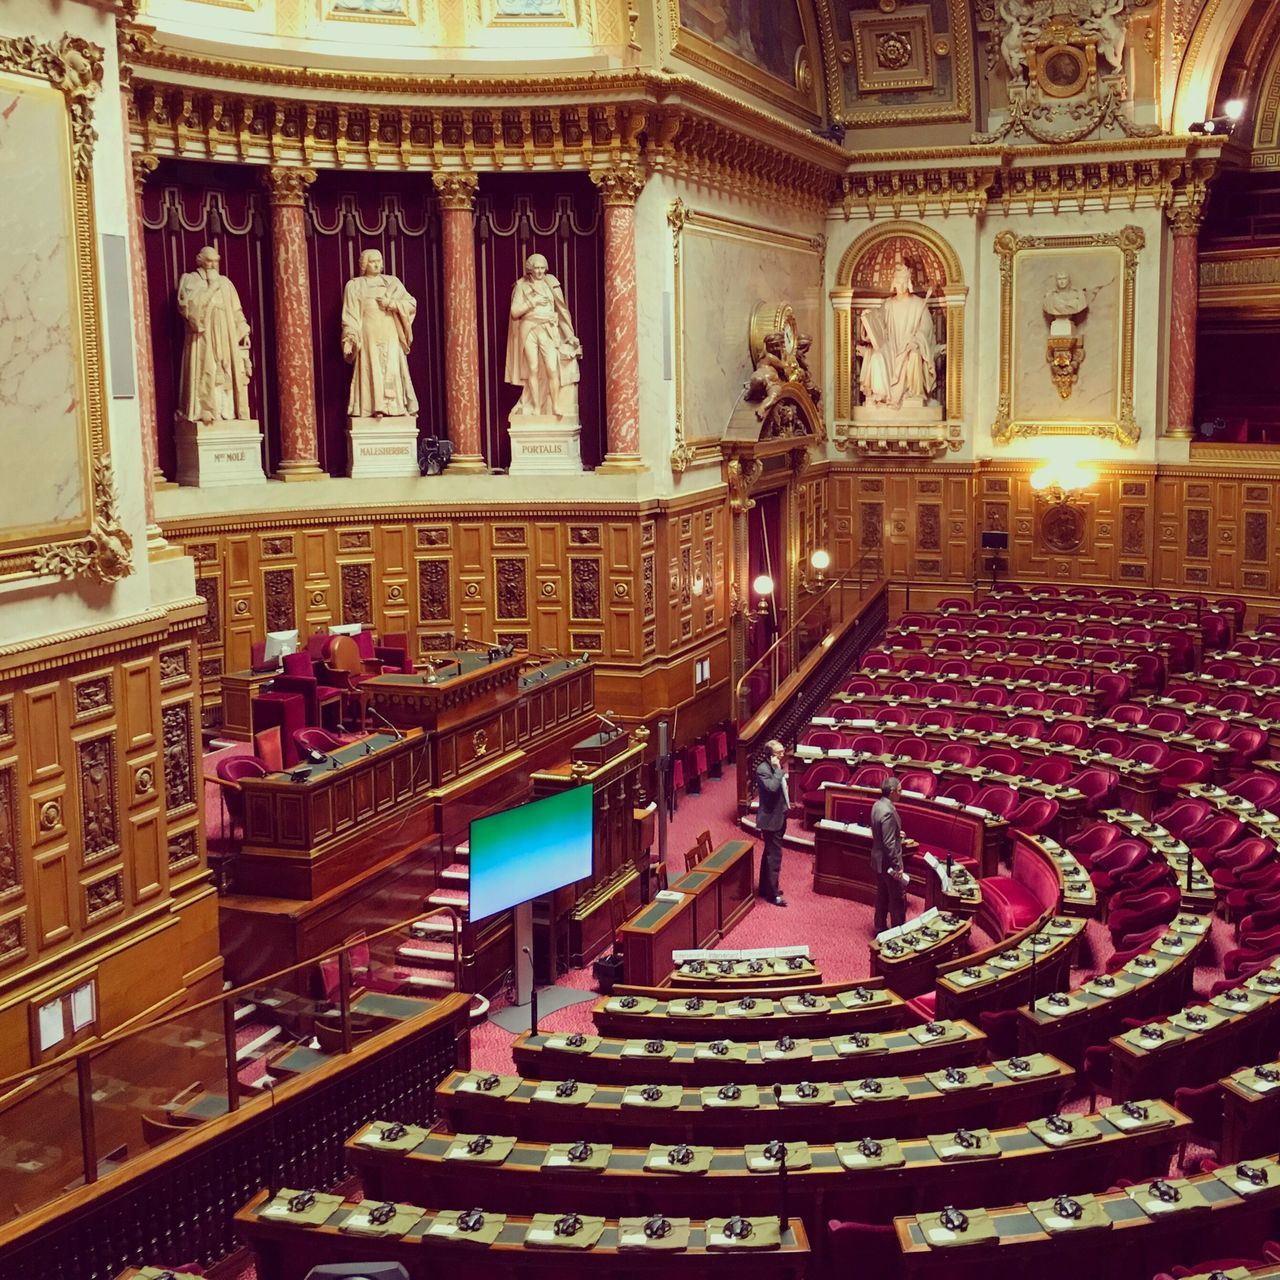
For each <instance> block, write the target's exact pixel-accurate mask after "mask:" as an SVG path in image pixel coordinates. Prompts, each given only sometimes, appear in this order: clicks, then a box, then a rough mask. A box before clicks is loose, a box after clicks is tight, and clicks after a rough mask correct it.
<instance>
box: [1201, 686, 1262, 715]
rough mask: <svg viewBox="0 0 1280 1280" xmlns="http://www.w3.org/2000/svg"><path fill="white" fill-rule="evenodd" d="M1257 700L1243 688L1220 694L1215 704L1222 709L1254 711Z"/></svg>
mask: <svg viewBox="0 0 1280 1280" xmlns="http://www.w3.org/2000/svg"><path fill="white" fill-rule="evenodd" d="M1255 701H1256V699H1255V698H1254V696H1253V695H1252V694H1248V693H1245V692H1244V690H1243V689H1232V690H1231V692H1230V693H1224V694H1220V695H1219V697H1218V700H1217V702H1216V703H1214V705H1215V706H1216V707H1217V708H1218V709H1219V710H1220V711H1252V710H1253V705H1254V702H1255ZM1266 718H1268V719H1270V718H1271V717H1266Z"/></svg>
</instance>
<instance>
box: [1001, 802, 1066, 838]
mask: <svg viewBox="0 0 1280 1280" xmlns="http://www.w3.org/2000/svg"><path fill="white" fill-rule="evenodd" d="M1007 817H1008V819H1009V825H1010V826H1011V827H1014V828H1015V829H1016V830H1018V831H1022V832H1024V833H1025V834H1026V835H1029V836H1038V835H1043V834H1044V833H1045V832H1046V831H1048V830H1049V829H1050V828H1051V827H1052V826H1053V824H1054V823H1055V822H1057V820H1058V802H1057V801H1056V800H1049V799H1046V798H1045V797H1044V796H1032V797H1031V798H1030V799H1028V800H1024V801H1023V802H1022V803H1021V804H1020V805H1019V806H1018V807H1017V808H1016V809H1015V810H1014V811H1013V812H1012V813H1010V814H1008V815H1007Z"/></svg>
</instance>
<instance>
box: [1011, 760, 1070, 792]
mask: <svg viewBox="0 0 1280 1280" xmlns="http://www.w3.org/2000/svg"><path fill="white" fill-rule="evenodd" d="M1022 772H1023V773H1024V774H1025V775H1026V776H1027V777H1028V778H1035V779H1037V780H1038V781H1040V782H1046V783H1048V784H1049V785H1050V786H1053V787H1057V786H1061V785H1062V783H1064V782H1066V780H1067V779H1068V778H1069V777H1070V776H1071V761H1070V760H1064V759H1063V758H1062V757H1061V756H1045V758H1044V759H1043V760H1037V761H1035V762H1034V763H1033V764H1030V765H1027V766H1026V767H1025V768H1024V769H1023V771H1022Z"/></svg>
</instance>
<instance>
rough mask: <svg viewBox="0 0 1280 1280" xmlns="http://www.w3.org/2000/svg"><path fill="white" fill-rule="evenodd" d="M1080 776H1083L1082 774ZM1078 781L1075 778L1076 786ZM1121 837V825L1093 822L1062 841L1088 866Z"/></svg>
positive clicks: (1122, 834) (1122, 835) (1122, 830)
mask: <svg viewBox="0 0 1280 1280" xmlns="http://www.w3.org/2000/svg"><path fill="white" fill-rule="evenodd" d="M1081 776H1082V777H1083V774H1082V775H1081ZM1079 781H1080V780H1079V778H1077V779H1076V785H1077V786H1078V785H1079ZM1122 838H1124V828H1123V827H1117V826H1114V825H1112V824H1111V823H1109V822H1095V823H1093V825H1092V826H1088V827H1083V828H1081V830H1079V831H1076V832H1073V833H1072V834H1071V835H1069V836H1068V837H1067V838H1066V841H1065V842H1064V843H1065V844H1066V846H1067V848H1068V849H1070V850H1071V852H1072V853H1074V854H1075V856H1076V857H1077V858H1078V859H1079V860H1080V861H1081V862H1083V863H1084V864H1085V865H1086V866H1090V865H1092V863H1093V862H1094V860H1095V859H1096V858H1098V857H1099V856H1100V855H1101V854H1103V853H1105V852H1106V851H1107V850H1108V849H1110V848H1111V847H1112V845H1114V844H1117V843H1118V842H1119V841H1120V840H1121V839H1122Z"/></svg>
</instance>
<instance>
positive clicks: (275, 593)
mask: <svg viewBox="0 0 1280 1280" xmlns="http://www.w3.org/2000/svg"><path fill="white" fill-rule="evenodd" d="M262 590H263V595H264V596H265V597H266V604H267V607H266V616H267V630H268V631H292V630H293V629H294V626H295V625H296V614H295V612H294V603H293V570H292V569H267V570H266V571H265V572H264V573H263V575H262Z"/></svg>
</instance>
